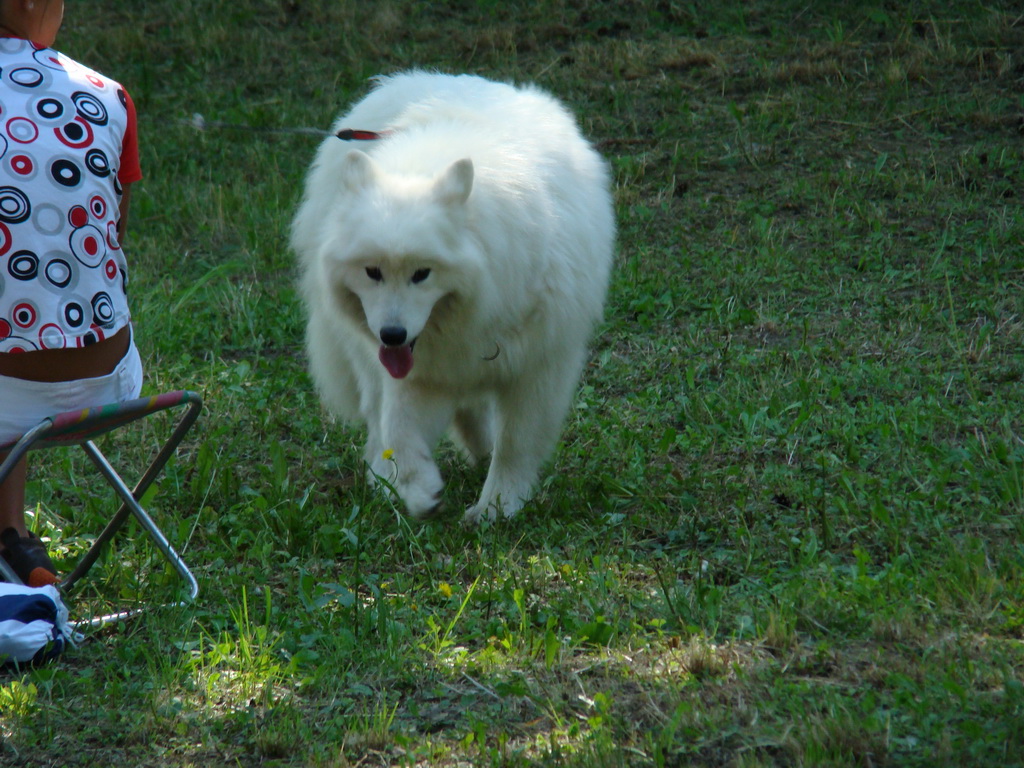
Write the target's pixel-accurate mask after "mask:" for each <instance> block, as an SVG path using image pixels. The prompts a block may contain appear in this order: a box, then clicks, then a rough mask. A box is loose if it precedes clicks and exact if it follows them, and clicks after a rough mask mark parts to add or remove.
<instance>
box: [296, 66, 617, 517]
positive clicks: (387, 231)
mask: <svg viewBox="0 0 1024 768" xmlns="http://www.w3.org/2000/svg"><path fill="white" fill-rule="evenodd" d="M343 128H350V129H360V130H371V131H378V132H387V133H386V136H385V137H384V138H382V139H380V140H377V141H371V142H351V143H350V142H344V141H341V140H339V139H337V138H333V137H331V138H327V139H326V140H325V141H324V142H323V144H322V145H321V147H320V149H319V151H318V153H317V156H316V160H315V162H314V164H313V167H312V169H311V170H310V173H309V175H308V178H307V180H306V187H305V195H304V198H303V201H302V204H301V206H300V208H299V210H298V213H297V215H296V217H295V220H294V222H293V227H292V238H291V244H292V247H293V249H294V250H295V251H296V253H297V254H298V255H299V257H300V265H301V289H302V293H303V296H304V299H305V302H306V306H307V309H308V312H309V323H308V328H307V339H306V340H307V346H308V351H309V357H310V369H311V373H312V376H313V379H314V381H315V383H316V385H317V388H318V390H319V392H320V394H321V397H322V399H323V402H324V403H325V405H326V406H327V408H328V409H329V410H330V411H332V412H333V413H334V414H336V415H337V416H339V417H341V418H343V419H346V420H351V421H357V422H362V423H365V424H366V427H367V431H368V438H367V442H366V451H365V458H366V462H367V463H368V464H369V469H370V473H371V478H377V477H380V478H384V479H387V480H388V481H389V482H390V483H391V485H392V487H393V488H394V489H395V490H396V491H397V493H398V494H399V496H401V498H402V500H403V501H404V503H405V506H406V508H407V510H408V512H409V513H410V514H412V515H414V516H420V515H424V514H427V513H429V512H430V511H432V510H433V509H435V508H436V507H437V505H438V503H439V500H440V492H441V488H442V481H441V475H440V473H439V471H438V469H437V466H436V465H435V463H434V460H433V458H432V453H433V449H434V446H435V444H436V443H437V441H438V440H439V439H440V438H441V436H442V435H443V434H444V433H445V431H446V430H447V429H449V428H452V429H451V432H452V437H453V438H454V439H455V440H456V442H457V443H458V444H459V445H460V446H461V447H462V448H463V449H464V450H465V452H466V453H467V454H468V455H469V457H470V459H472V460H479V459H484V458H485V457H487V456H488V455H489V456H490V459H491V463H490V468H489V471H488V474H487V480H486V481H485V483H484V487H483V491H482V493H481V494H480V498H479V500H478V501H477V503H476V504H475V505H474V506H473V507H471V508H470V509H469V510H468V511H467V512H466V519H467V520H471V521H472V520H477V519H478V518H480V517H481V516H486V517H488V518H492V519H493V518H494V517H495V516H496V515H498V514H501V515H504V516H507V517H511V516H512V515H514V514H515V513H516V512H517V511H518V510H519V509H520V508H521V507H522V506H523V504H524V502H526V501H527V500H528V499H529V498H530V496H531V494H532V493H533V490H534V484H535V483H536V480H537V475H538V472H539V470H540V467H541V465H542V463H543V462H544V461H545V459H546V458H547V457H548V456H549V455H550V454H551V452H552V450H553V448H554V446H555V443H556V442H557V440H558V436H559V434H560V432H561V426H562V422H563V420H564V418H565V414H566V411H567V410H568V408H569V406H570V404H571V401H572V397H573V393H574V391H575V388H576V385H577V382H578V380H579V375H580V371H581V369H582V366H583V363H584V360H585V357H586V349H587V342H588V340H589V337H590V335H591V333H592V331H593V328H594V325H595V323H597V322H598V321H599V320H600V318H601V314H602V310H603V305H604V298H605V293H606V289H607V284H608V275H609V270H610V268H611V263H612V250H613V243H614V236H615V224H614V215H613V210H612V199H611V192H610V185H609V177H608V171H607V167H606V164H605V162H604V161H603V160H602V159H601V157H600V156H599V155H598V154H597V153H596V152H595V151H594V149H592V148H591V146H590V145H589V144H588V143H587V142H586V141H585V140H584V139H583V137H582V136H581V134H580V131H579V129H578V128H577V126H576V123H575V121H574V119H573V118H572V117H571V115H570V114H569V113H568V112H567V110H566V109H565V108H564V107H562V106H561V105H560V104H559V103H558V102H557V101H556V100H555V99H554V98H552V97H551V96H549V95H547V94H546V93H544V92H542V91H541V90H539V89H537V88H535V87H514V86H511V85H506V84H502V83H495V82H491V81H488V80H484V79H483V78H479V77H475V76H470V75H460V76H451V75H441V74H431V73H425V72H408V73H403V74H399V75H395V76H390V77H382V78H378V80H377V83H376V87H375V88H374V89H373V90H372V91H371V92H370V93H369V95H367V96H366V97H365V98H364V99H363V100H362V101H360V102H358V103H357V104H356V105H355V106H354V107H353V108H352V109H351V111H349V112H348V113H347V114H345V115H343V116H342V117H341V118H340V119H339V120H338V121H337V122H336V124H335V126H334V130H335V131H338V130H340V129H343ZM427 270H429V271H427ZM382 331H384V334H385V336H388V335H389V334H390V336H391V338H389V339H388V340H389V341H391V342H392V344H391V346H390V348H387V345H383V346H382V339H381V333H382ZM398 331H404V332H405V340H404V342H403V341H402V340H401V339H400V338H398V337H395V333H396V332H398ZM401 335H402V334H401V333H399V334H398V336H399V337H400V336H401ZM413 340H415V348H414V353H413V357H412V368H411V370H409V371H407V375H405V376H404V378H394V377H393V375H389V369H388V368H386V367H385V365H384V364H383V361H384V360H385V358H386V357H387V356H389V355H391V356H392V357H395V358H400V359H404V360H405V363H404V364H403V363H397V364H394V365H397V366H398V369H399V370H397V371H396V374H395V375H399V376H401V375H402V374H403V373H405V372H406V371H405V366H407V365H408V361H409V358H408V353H409V352H410V351H413V350H410V349H408V348H407V342H409V341H413ZM396 342H397V343H396Z"/></svg>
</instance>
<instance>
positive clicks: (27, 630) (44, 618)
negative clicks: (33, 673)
mask: <svg viewBox="0 0 1024 768" xmlns="http://www.w3.org/2000/svg"><path fill="white" fill-rule="evenodd" d="M73 644H74V636H73V634H72V630H71V627H70V625H69V624H68V609H67V607H66V606H65V605H64V602H63V601H62V600H61V598H60V592H58V591H57V588H56V587H53V586H46V587H23V586H21V585H17V584H8V583H7V582H0V665H3V664H15V663H17V664H37V663H41V662H44V661H50V660H51V659H54V658H56V657H57V656H60V655H61V654H62V653H63V652H64V650H65V649H66V648H67V647H69V646H71V645H73Z"/></svg>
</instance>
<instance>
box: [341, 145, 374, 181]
mask: <svg viewBox="0 0 1024 768" xmlns="http://www.w3.org/2000/svg"><path fill="white" fill-rule="evenodd" d="M376 175H377V166H376V165H375V164H374V162H373V160H371V159H370V156H369V155H367V154H365V153H364V152H360V151H359V150H358V149H354V150H352V151H351V152H349V153H348V154H347V155H345V159H344V160H342V161H341V181H342V183H343V184H344V185H345V186H346V187H348V188H349V190H350V191H352V192H361V191H362V190H364V189H366V187H368V186H369V185H370V182H371V181H373V179H374V177H375V176H376Z"/></svg>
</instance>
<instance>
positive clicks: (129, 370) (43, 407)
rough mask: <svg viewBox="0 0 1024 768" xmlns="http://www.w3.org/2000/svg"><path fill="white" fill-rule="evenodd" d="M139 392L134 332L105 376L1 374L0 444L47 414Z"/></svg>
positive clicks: (128, 397)
mask: <svg viewBox="0 0 1024 768" xmlns="http://www.w3.org/2000/svg"><path fill="white" fill-rule="evenodd" d="M141 391H142V358H140V357H139V350H138V348H136V346H135V338H134V334H133V336H132V339H131V341H130V342H129V344H128V351H127V352H126V353H125V355H124V357H122V358H121V362H119V363H118V364H117V367H116V368H115V369H114V370H113V371H112V372H111V373H108V374H107V375H106V376H97V377H96V378H94V379H76V380H74V381H52V382H51V381H25V380H24V379H14V378H11V377H10V376H0V445H4V444H6V443H12V442H14V441H16V440H17V439H18V438H20V437H21V436H22V435H23V434H25V433H26V432H27V431H28V430H29V429H30V428H31V427H34V426H35V425H36V424H38V423H39V422H40V421H42V420H43V419H45V418H46V417H47V416H53V415H54V414H57V413H63V412H64V411H73V410H75V409H76V408H90V407H92V406H94V405H107V404H108V403H121V402H124V401H125V400H134V399H135V398H136V397H138V396H139V393H140V392H141Z"/></svg>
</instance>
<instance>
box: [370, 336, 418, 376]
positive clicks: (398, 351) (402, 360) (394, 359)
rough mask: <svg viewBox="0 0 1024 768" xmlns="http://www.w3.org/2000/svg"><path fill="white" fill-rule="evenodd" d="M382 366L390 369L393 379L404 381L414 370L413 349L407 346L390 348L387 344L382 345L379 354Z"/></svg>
mask: <svg viewBox="0 0 1024 768" xmlns="http://www.w3.org/2000/svg"><path fill="white" fill-rule="evenodd" d="M377 357H378V358H379V359H380V362H381V365H383V366H384V367H385V368H387V369H388V373H390V374H391V376H392V378H395V379H404V378H405V377H406V376H408V375H409V371H411V370H412V347H411V346H409V345H408V344H406V345H405V346H404V347H389V346H387V345H386V344H381V345H380V351H379V352H377Z"/></svg>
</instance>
